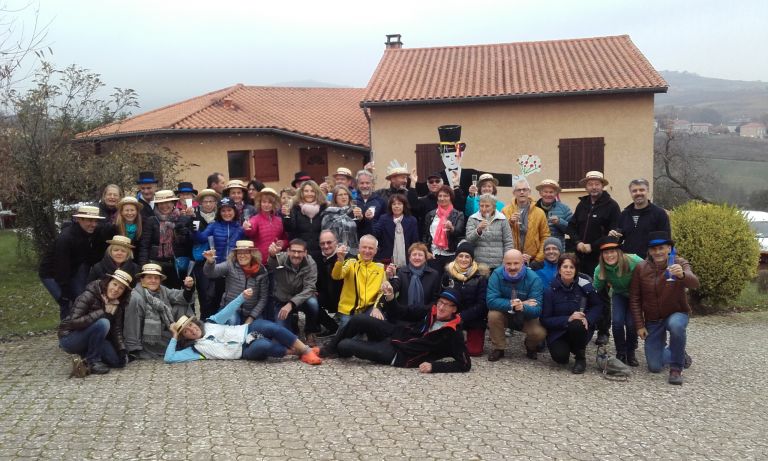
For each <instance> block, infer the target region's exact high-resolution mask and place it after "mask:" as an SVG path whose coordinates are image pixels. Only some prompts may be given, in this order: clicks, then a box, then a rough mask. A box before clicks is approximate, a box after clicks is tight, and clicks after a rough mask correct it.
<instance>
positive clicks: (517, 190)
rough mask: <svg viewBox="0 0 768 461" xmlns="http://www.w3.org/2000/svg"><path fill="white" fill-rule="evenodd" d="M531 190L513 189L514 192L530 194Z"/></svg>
mask: <svg viewBox="0 0 768 461" xmlns="http://www.w3.org/2000/svg"><path fill="white" fill-rule="evenodd" d="M530 191H531V189H528V188H527V187H526V188H524V189H515V192H530Z"/></svg>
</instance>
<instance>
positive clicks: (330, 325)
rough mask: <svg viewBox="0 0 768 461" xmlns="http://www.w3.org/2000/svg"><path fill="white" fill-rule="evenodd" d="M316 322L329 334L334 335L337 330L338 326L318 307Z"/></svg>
mask: <svg viewBox="0 0 768 461" xmlns="http://www.w3.org/2000/svg"><path fill="white" fill-rule="evenodd" d="M317 320H318V322H320V325H321V326H323V327H325V329H326V330H328V331H330V332H331V333H335V332H336V330H338V329H339V324H338V323H336V320H334V319H333V317H331V316H330V314H328V311H326V310H325V309H323V308H322V307H320V312H319V313H318V316H317Z"/></svg>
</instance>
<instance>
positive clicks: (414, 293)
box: [408, 264, 426, 306]
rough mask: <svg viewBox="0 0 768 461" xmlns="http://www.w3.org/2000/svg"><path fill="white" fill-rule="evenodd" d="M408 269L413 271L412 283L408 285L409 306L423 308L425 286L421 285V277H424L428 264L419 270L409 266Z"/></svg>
mask: <svg viewBox="0 0 768 461" xmlns="http://www.w3.org/2000/svg"><path fill="white" fill-rule="evenodd" d="M408 268H409V269H410V270H411V282H410V284H409V285H408V305H409V306H423V305H424V286H423V285H422V284H421V277H423V276H424V269H425V268H426V264H425V265H423V266H421V267H418V268H417V267H413V266H412V265H410V264H408Z"/></svg>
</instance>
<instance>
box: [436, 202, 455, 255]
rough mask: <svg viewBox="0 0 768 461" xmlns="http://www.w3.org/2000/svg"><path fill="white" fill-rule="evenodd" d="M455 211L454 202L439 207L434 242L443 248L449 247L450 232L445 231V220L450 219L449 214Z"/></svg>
mask: <svg viewBox="0 0 768 461" xmlns="http://www.w3.org/2000/svg"><path fill="white" fill-rule="evenodd" d="M451 211H453V204H448V206H447V207H445V208H443V207H441V206H438V207H437V210H436V212H437V218H438V221H437V229H435V236H434V237H433V238H432V243H433V244H434V245H435V246H436V247H437V248H439V249H441V250H447V249H448V233H447V232H445V221H446V220H447V219H448V215H450V214H451Z"/></svg>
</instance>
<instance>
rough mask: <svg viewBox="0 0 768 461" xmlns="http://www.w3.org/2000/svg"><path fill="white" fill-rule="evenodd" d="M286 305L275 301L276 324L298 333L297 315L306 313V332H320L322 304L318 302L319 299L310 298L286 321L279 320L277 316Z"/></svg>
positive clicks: (289, 315) (294, 310) (293, 311)
mask: <svg viewBox="0 0 768 461" xmlns="http://www.w3.org/2000/svg"><path fill="white" fill-rule="evenodd" d="M285 304H286V303H283V302H280V301H277V300H275V307H274V310H273V312H274V314H275V316H274V318H275V323H276V324H278V325H280V326H281V327H285V328H288V329H289V330H291V331H293V332H294V333H296V332H297V330H298V323H297V314H298V312H299V311H301V312H304V314H305V315H306V318H307V322H306V325H305V327H304V331H305V332H306V333H317V332H319V331H320V324H319V322H318V316H319V315H320V304H319V303H318V302H317V298H315V297H314V296H312V297H310V298H309V299H307V300H306V301H305V302H304V304H302V305H300V306H299V307H298V308H294V309H293V310H292V311H291V313H290V314H288V317H286V318H285V319H284V320H279V319H278V318H277V315H278V313H279V312H280V309H282V308H283V306H284V305H285Z"/></svg>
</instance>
